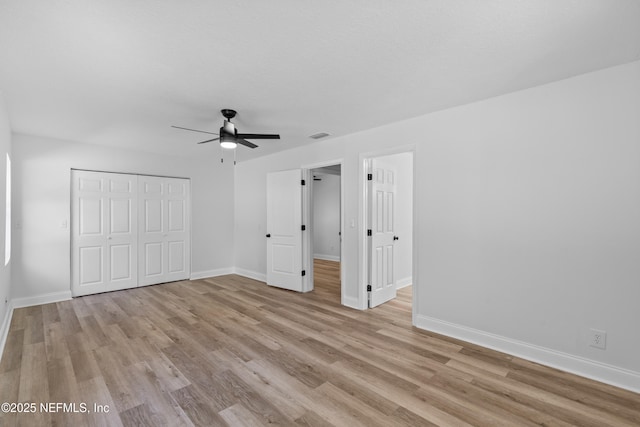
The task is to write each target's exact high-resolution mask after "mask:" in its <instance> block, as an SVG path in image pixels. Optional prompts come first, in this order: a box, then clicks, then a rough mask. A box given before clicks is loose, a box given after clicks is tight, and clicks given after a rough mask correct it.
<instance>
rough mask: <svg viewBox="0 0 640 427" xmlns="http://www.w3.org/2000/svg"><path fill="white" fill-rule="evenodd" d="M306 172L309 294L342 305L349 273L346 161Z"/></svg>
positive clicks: (306, 169)
mask: <svg viewBox="0 0 640 427" xmlns="http://www.w3.org/2000/svg"><path fill="white" fill-rule="evenodd" d="M303 168H304V169H303V171H304V172H303V176H304V178H305V180H306V182H307V183H308V185H306V186H305V187H306V196H305V198H304V201H303V216H304V222H305V224H308V226H307V230H308V232H307V233H306V234H305V235H304V236H305V239H303V242H304V243H303V246H304V250H303V253H304V264H305V268H306V269H307V271H308V272H309V273H310V274H309V282H308V287H307V290H309V291H310V290H314V291H317V292H318V293H322V294H323V296H325V297H326V298H327V299H328V300H333V301H335V302H336V303H338V304H342V303H343V300H344V296H343V293H344V289H343V287H342V283H344V277H343V275H344V271H345V259H344V250H343V246H342V236H343V233H344V230H343V219H342V218H343V216H344V210H343V206H344V200H343V194H344V189H343V180H342V173H343V168H342V160H333V161H327V162H323V163H316V164H313V165H306V166H303Z"/></svg>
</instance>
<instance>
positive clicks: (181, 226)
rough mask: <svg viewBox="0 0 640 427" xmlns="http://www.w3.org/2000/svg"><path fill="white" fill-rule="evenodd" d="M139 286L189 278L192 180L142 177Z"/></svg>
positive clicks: (139, 189) (140, 188)
mask: <svg viewBox="0 0 640 427" xmlns="http://www.w3.org/2000/svg"><path fill="white" fill-rule="evenodd" d="M138 183H139V184H138V206H139V209H138V212H139V217H138V218H139V219H138V222H139V226H140V231H139V255H138V261H139V283H138V285H139V286H144V285H153V284H156V283H166V282H172V281H176V280H184V279H188V278H189V271H190V247H191V245H190V241H189V236H190V233H189V215H188V205H189V180H187V179H179V178H164V177H156V176H140V177H139V179H138Z"/></svg>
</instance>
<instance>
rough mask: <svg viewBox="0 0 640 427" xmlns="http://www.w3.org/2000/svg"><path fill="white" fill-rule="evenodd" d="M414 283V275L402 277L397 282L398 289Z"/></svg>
mask: <svg viewBox="0 0 640 427" xmlns="http://www.w3.org/2000/svg"><path fill="white" fill-rule="evenodd" d="M412 283H413V277H411V276H409V277H405V278H404V279H400V280H398V281H397V283H396V289H402V288H406V287H407V286H411V284H412Z"/></svg>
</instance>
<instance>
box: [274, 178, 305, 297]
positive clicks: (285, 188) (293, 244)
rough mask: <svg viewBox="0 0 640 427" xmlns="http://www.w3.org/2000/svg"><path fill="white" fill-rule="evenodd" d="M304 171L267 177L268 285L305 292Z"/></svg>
mask: <svg viewBox="0 0 640 427" xmlns="http://www.w3.org/2000/svg"><path fill="white" fill-rule="evenodd" d="M301 181H302V171H301V170H300V169H294V170H289V171H282V172H273V173H269V174H267V284H268V285H270V286H277V287H279V288H285V289H290V290H293V291H298V292H302V291H303V280H302V279H303V276H302V274H303V273H302V229H301V227H302V185H301Z"/></svg>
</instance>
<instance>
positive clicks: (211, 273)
mask: <svg viewBox="0 0 640 427" xmlns="http://www.w3.org/2000/svg"><path fill="white" fill-rule="evenodd" d="M233 273H234V269H233V268H231V267H228V268H217V269H215V270H206V271H196V272H192V273H191V277H190V280H198V279H206V278H207V277H216V276H224V275H225V274H233Z"/></svg>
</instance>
